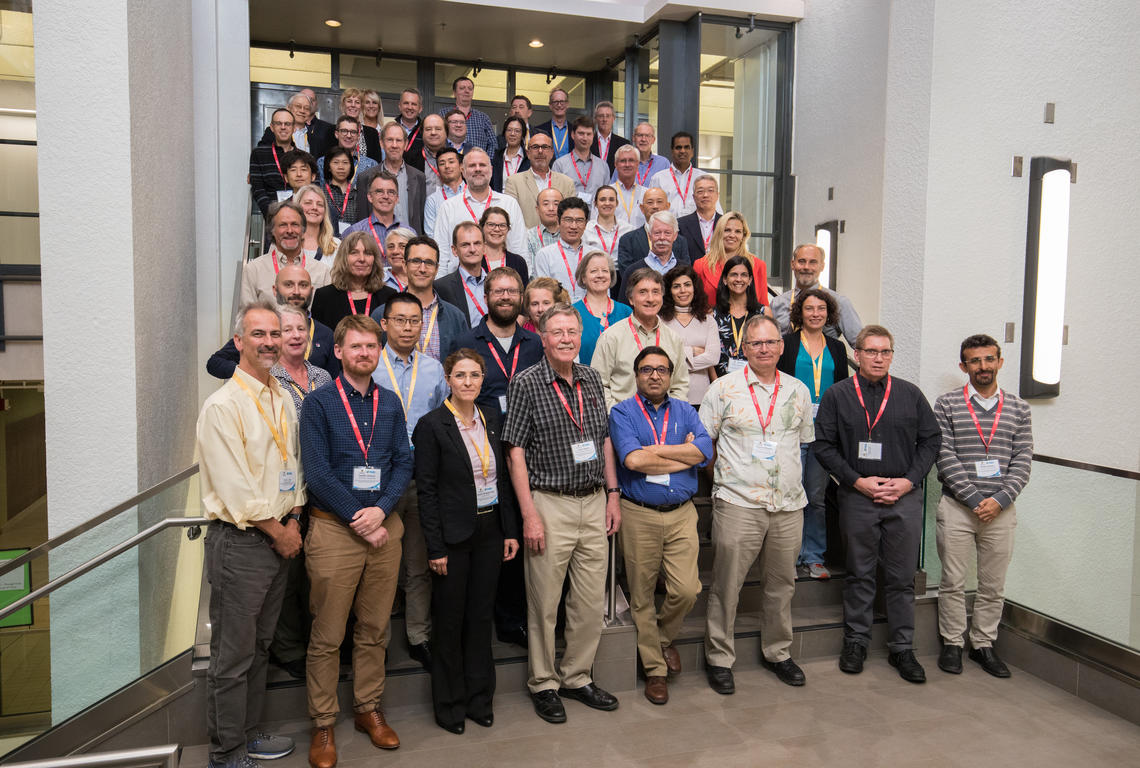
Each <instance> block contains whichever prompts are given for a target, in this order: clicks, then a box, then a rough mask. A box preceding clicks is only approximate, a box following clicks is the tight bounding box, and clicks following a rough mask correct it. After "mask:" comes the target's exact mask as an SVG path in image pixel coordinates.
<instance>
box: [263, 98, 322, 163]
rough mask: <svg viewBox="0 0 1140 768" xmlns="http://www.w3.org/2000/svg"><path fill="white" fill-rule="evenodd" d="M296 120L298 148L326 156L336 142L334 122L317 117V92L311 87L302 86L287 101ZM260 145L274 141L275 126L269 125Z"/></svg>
mask: <svg viewBox="0 0 1140 768" xmlns="http://www.w3.org/2000/svg"><path fill="white" fill-rule="evenodd" d="M286 104H287V106H288V107H289V111H290V112H292V113H293V118H294V120H295V121H296V122H295V123H294V126H293V143H294V144H296V145H297V148H298V149H303V150H305V151H306V152H310V153H312V154H313V156H314V157H324V155H325V152H327V151H328V150H330V149H332V147H333V145H335V144H336V134H335V132H334V128H333V125H332V123H326V122H325V121H324V120H322V119H320V118H319V117H317V112H316V93H315V92H314V91H313V90H312V89H310V88H302V89H301V90H299V91H297V92H296V93H294V94H293V95H292V96H291V97H289V101H288V102H286ZM257 143H258V145H260V146H263V147H266V146H269V145H270V144H272V143H273V126H272V125H270V126H267V127H266V129H265V132H264V133H263V134H262V135H261V140H260V141H258V142H257Z"/></svg>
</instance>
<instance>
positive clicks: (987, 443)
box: [962, 385, 1005, 456]
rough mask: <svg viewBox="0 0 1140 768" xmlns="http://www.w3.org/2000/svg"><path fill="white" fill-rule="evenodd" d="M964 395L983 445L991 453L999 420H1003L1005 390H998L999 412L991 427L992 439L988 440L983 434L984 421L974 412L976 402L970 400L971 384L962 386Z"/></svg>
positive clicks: (987, 453) (987, 452) (988, 453)
mask: <svg viewBox="0 0 1140 768" xmlns="http://www.w3.org/2000/svg"><path fill="white" fill-rule="evenodd" d="M962 397H964V398H966V408H968V409H969V411H970V418H971V419H973V420H974V427H975V428H976V429H977V430H978V437H980V438H981V439H982V445H983V446H985V449H986V455H987V456H989V455H990V443H992V442H993V441H994V434H996V433H997V428H998V422H999V421H1001V408H1002V406H1003V405H1005V392H1002V391H1001V390H1000V389H999V390H998V404H997V412H996V413H995V414H994V425H993V426H992V427H990V439H989V440H987V439H986V436H985V435H983V434H982V423H981V422H980V421H978V416H977V414H975V413H974V404H973V403H971V402H970V388H969V386H968V385H967V386H965V387H962Z"/></svg>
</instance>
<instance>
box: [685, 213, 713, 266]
mask: <svg viewBox="0 0 1140 768" xmlns="http://www.w3.org/2000/svg"><path fill="white" fill-rule="evenodd" d="M718 221H720V214H719V213H717V214H715V215H713V227H714V228H715V227H716V223H717V222H718ZM677 237H678V239H680V238H682V237H683V238H685V244H686V245H687V246H688V247H689V256H691V257H692V258H693V260H694V261H696V260H697V259H699V258H701V257H702V256H704V255H705V239H704V237H702V236H701V223H700V222H699V221H697V212H696V211H693V212H692V213H690V214H688V215H687V216H682V217H681V218H679V219H677Z"/></svg>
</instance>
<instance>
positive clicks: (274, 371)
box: [269, 360, 332, 413]
mask: <svg viewBox="0 0 1140 768" xmlns="http://www.w3.org/2000/svg"><path fill="white" fill-rule="evenodd" d="M302 362H303V363H304V365H305V377H306V378H308V380H309V386H308V387H303V386H301V384H300V383H299V382H298V381H296V380H295V379H294V378H293V377H292V376H291V375H290V374H289V371H287V370H285V366H283V365H282V364H281V362H280V361H278V362H277V363H276V364H275V365H274V366H273V367H272V368H270V369H269V375H270V376H272V377H273V378H275V379H277V380H278V381H279V382H281V388H282V389H283V390H285V391H286V392H288V393H289V394H290V395H291V396H292V398H293V407H294V408H295V409H296V411H297V413H300V412H301V403H303V402H304V400H305V398H306V397H308V395H309V393H310V392H312V391H313V390H315V389H317V388H319V387H323V386H324V385H325V384H329V383H331V382H332V376H330V375H329V372H328V371H326V370H325V369H324V368H318V367H317V366H315V365H313V364H312V363H310V362H309V361H308V360H303V361H302Z"/></svg>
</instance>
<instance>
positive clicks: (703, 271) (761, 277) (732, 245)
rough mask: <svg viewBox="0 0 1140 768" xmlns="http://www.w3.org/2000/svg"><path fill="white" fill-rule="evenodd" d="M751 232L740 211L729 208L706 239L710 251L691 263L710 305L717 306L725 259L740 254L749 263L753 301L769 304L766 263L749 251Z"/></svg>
mask: <svg viewBox="0 0 1140 768" xmlns="http://www.w3.org/2000/svg"><path fill="white" fill-rule="evenodd" d="M751 235H752V232H751V231H750V230H749V229H748V222H746V221H745V220H744V214H742V213H741V212H740V211H729V212H728V213H726V214H724V215H723V216H721V217H720V221H718V222H717V223H716V227H715V228H714V229H713V233H712V239H711V240H709V250H708V253H706V254H705V255H704V256H702V257H701V258H699V259H697V260H696V262H694V263H693V271H694V272H696V273H697V277H699V278H700V279H701V284H702V285H703V287H704V289H705V296H706V297H707V298H708V300H709V306H710V307H711V306H716V292H717V288H718V287H719V286H720V275H721V272H723V271H724V264H725V262H726V261H728V260H729V259H731V258H732V257H734V256H739V257H741V258H742V259H744V260H745V261H746V262H749V263H751V265H752V287H753V288H754V289H755V291H756V300H757V301H759V302H760V303H761V304H763V305H764V306H765V307H767V306H768V265H767V264H765V263H764V260H763V259H761V258H759V257H758V256H754V255H752V254H751V253H749V252H748V238H749V237H750V236H751Z"/></svg>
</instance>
